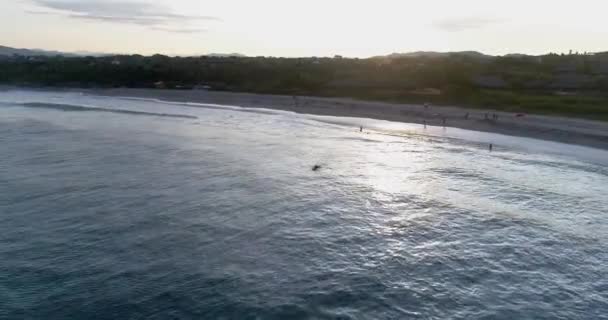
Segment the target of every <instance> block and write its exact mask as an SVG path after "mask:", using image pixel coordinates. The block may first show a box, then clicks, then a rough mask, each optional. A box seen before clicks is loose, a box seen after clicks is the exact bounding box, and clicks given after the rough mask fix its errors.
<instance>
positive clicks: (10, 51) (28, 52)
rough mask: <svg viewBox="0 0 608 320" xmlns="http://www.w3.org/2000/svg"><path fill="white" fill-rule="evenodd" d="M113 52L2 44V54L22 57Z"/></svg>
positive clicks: (97, 55)
mask: <svg viewBox="0 0 608 320" xmlns="http://www.w3.org/2000/svg"><path fill="white" fill-rule="evenodd" d="M110 55H112V54H108V53H99V52H90V51H76V52H61V51H52V50H42V49H21V48H11V47H6V46H0V56H22V57H39V56H44V57H54V56H63V57H85V56H92V57H103V56H110Z"/></svg>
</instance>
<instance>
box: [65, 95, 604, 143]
mask: <svg viewBox="0 0 608 320" xmlns="http://www.w3.org/2000/svg"><path fill="white" fill-rule="evenodd" d="M76 91H80V92H84V93H87V94H93V95H102V96H113V97H120V96H123V97H138V98H149V99H159V100H166V101H175V102H195V103H213V104H225V105H233V106H240V107H250V108H267V109H277V110H287V111H293V112H297V113H304V114H315V115H328V116H340V117H360V118H371V119H379V120H389V121H398V122H407V123H419V124H421V125H422V124H423V123H424V122H425V121H426V123H427V125H429V126H443V125H444V124H443V123H444V119H445V126H447V127H454V128H461V129H467V130H475V131H484V132H493V133H500V134H505V135H511V136H520V137H529V138H536V139H542V140H550V141H557V142H563V143H569V144H577V145H583V146H588V147H594V148H600V149H606V150H608V122H602V121H593V120H586V119H578V118H565V117H557V116H545V115H530V114H526V115H525V116H523V117H517V116H516V114H514V113H509V112H501V111H493V110H490V109H483V110H482V109H473V108H463V107H456V106H432V105H431V106H428V108H426V107H425V106H423V105H415V104H395V103H382V102H369V101H360V100H354V99H349V98H319V97H305V96H298V97H297V98H295V99H294V97H293V96H284V95H265V94H252V93H234V92H217V91H205V90H159V89H127V88H124V89H123V88H120V89H78V90H76ZM467 113H468V114H469V116H468V119H465V115H466V114H467ZM486 114H487V116H488V118H487V119H486ZM493 114H495V115H497V116H498V119H497V120H494V119H493Z"/></svg>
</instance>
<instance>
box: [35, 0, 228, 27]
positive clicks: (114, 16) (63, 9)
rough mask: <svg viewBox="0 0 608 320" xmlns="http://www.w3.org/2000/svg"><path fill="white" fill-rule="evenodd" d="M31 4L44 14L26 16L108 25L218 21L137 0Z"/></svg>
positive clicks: (47, 0)
mask: <svg viewBox="0 0 608 320" xmlns="http://www.w3.org/2000/svg"><path fill="white" fill-rule="evenodd" d="M31 2H32V3H33V4H35V5H36V6H37V7H39V8H40V9H43V10H45V11H40V10H36V11H32V10H30V11H27V12H28V13H32V14H54V15H60V16H65V17H69V18H73V19H82V20H95V21H102V22H111V23H122V24H135V25H143V26H157V27H165V28H168V27H171V26H175V25H183V24H193V23H200V22H204V21H219V20H220V19H219V18H217V17H213V16H203V15H187V14H179V13H175V12H173V11H172V10H171V8H168V7H165V6H162V5H158V4H155V3H150V2H143V1H138V0H89V1H82V0H31ZM175 30H179V28H177V29H175ZM184 30H185V29H184ZM190 30H193V29H190Z"/></svg>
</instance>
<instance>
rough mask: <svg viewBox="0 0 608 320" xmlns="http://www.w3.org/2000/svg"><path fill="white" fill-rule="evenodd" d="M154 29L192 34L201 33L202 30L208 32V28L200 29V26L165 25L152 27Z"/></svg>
mask: <svg viewBox="0 0 608 320" xmlns="http://www.w3.org/2000/svg"><path fill="white" fill-rule="evenodd" d="M151 29H152V30H155V31H162V32H170V33H184V34H191V33H201V32H206V31H207V30H206V29H200V28H165V27H152V28H151Z"/></svg>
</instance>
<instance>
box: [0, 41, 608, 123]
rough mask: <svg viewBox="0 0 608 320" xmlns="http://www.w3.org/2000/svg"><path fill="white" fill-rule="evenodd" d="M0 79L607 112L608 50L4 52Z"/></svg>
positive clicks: (43, 83)
mask: <svg viewBox="0 0 608 320" xmlns="http://www.w3.org/2000/svg"><path fill="white" fill-rule="evenodd" d="M0 83H4V84H13V85H24V86H62V87H66V86H68V87H149V88H172V89H201V88H211V89H213V90H229V91H247V92H258V93H273V94H289V95H316V96H346V97H354V98H360V99H369V100H384V101H397V102H423V101H425V102H426V101H428V102H432V103H438V104H465V105H469V106H476V107H481V108H483V107H492V108H499V109H508V110H514V111H525V112H539V113H556V114H566V115H579V116H585V117H590V118H597V119H608V96H607V94H606V93H607V92H608V53H604V54H594V55H587V54H581V55H579V54H570V55H555V54H549V55H544V56H505V57H491V56H485V55H481V54H478V53H474V52H463V53H453V54H424V53H420V54H406V55H391V56H385V57H376V58H369V59H345V58H341V57H334V58H314V57H313V58H267V57H205V56H203V57H167V56H162V55H154V56H150V57H144V56H139V55H131V56H109V57H60V56H56V57H43V56H40V57H20V56H11V57H6V56H5V57H4V58H0Z"/></svg>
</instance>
